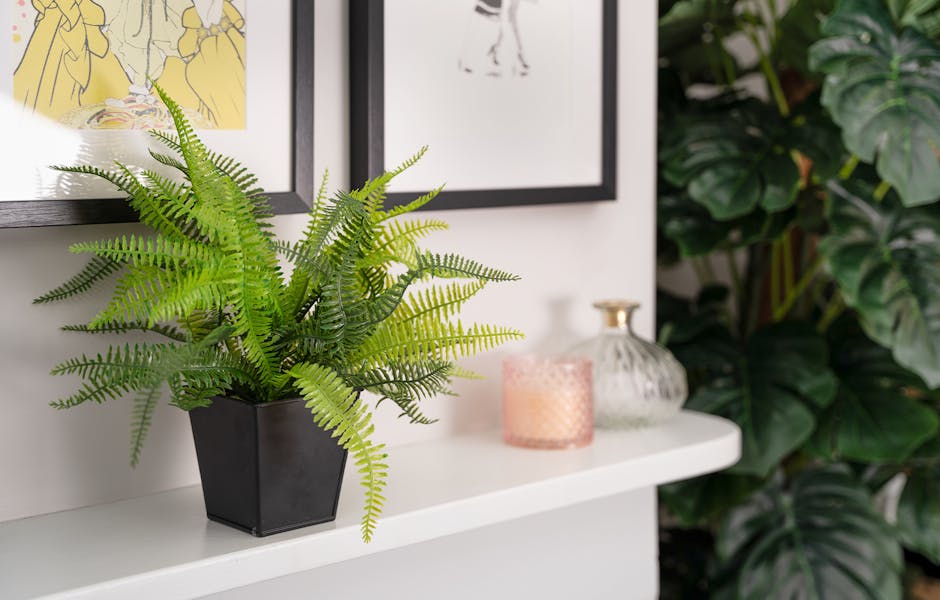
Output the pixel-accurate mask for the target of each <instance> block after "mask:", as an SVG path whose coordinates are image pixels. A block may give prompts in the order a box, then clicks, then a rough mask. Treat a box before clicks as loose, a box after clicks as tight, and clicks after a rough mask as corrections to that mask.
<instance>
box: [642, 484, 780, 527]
mask: <svg viewBox="0 0 940 600" xmlns="http://www.w3.org/2000/svg"><path fill="white" fill-rule="evenodd" d="M763 484H764V480H763V479H762V478H760V477H754V476H751V475H735V474H734V473H727V472H722V473H714V474H710V475H703V476H702V477H695V478H693V479H687V480H685V481H677V482H676V483H670V484H668V485H664V486H660V488H659V499H660V500H661V501H662V502H663V504H665V505H666V506H667V507H668V508H669V510H671V511H672V513H673V514H674V515H675V516H676V517H678V519H679V520H680V521H681V522H682V524H683V525H696V524H699V523H703V522H706V521H709V520H711V519H713V518H715V517H717V516H720V515H722V514H724V512H725V511H727V510H728V509H730V508H731V507H733V506H735V505H736V504H738V503H740V502H741V501H742V500H744V499H745V498H747V497H748V496H749V495H751V493H753V492H754V491H755V490H757V489H758V488H760V487H761V486H762V485H763Z"/></svg>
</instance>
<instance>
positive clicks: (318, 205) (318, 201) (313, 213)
mask: <svg viewBox="0 0 940 600" xmlns="http://www.w3.org/2000/svg"><path fill="white" fill-rule="evenodd" d="M329 181H330V171H329V169H326V170H324V171H323V177H322V178H321V179H320V187H319V189H317V195H316V197H315V198H314V199H313V206H311V207H310V224H311V225H315V224H316V222H317V219H318V218H319V216H320V211H321V210H323V204H324V203H325V202H326V196H327V189H328V188H327V185H328V184H329Z"/></svg>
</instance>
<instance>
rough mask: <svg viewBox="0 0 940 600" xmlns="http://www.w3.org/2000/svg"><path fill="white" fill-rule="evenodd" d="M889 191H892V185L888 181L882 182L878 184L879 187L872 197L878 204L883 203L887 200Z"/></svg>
mask: <svg viewBox="0 0 940 600" xmlns="http://www.w3.org/2000/svg"><path fill="white" fill-rule="evenodd" d="M889 191H891V184H890V183H888V182H887V181H882V182H881V183H879V184H878V187H876V188H875V192H874V193H873V194H872V195H873V196H874V198H875V200H876V201H877V202H881V201H882V200H884V199H885V196H886V195H887V194H888V192H889Z"/></svg>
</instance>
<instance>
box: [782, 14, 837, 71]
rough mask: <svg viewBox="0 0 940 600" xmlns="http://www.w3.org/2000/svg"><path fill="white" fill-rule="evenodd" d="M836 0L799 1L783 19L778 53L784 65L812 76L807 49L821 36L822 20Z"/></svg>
mask: <svg viewBox="0 0 940 600" xmlns="http://www.w3.org/2000/svg"><path fill="white" fill-rule="evenodd" d="M834 6H835V0H796V2H794V3H793V4H792V5H791V6H790V8H789V9H788V10H787V12H786V13H785V14H784V15H783V16H782V17H781V18H780V21H779V22H778V27H779V29H780V36H779V38H778V40H777V47H776V51H777V56H778V57H779V58H780V60H781V62H783V63H784V64H785V65H787V66H789V67H792V68H794V69H796V70H798V71H800V72H801V73H803V74H804V75H809V74H810V73H809V65H808V63H807V61H808V57H807V53H808V49H809V47H810V46H811V45H813V43H815V42H817V41H819V39H820V38H822V20H823V19H824V18H825V17H826V16H827V15H828V14H829V13H830V12H832V9H833V7H834Z"/></svg>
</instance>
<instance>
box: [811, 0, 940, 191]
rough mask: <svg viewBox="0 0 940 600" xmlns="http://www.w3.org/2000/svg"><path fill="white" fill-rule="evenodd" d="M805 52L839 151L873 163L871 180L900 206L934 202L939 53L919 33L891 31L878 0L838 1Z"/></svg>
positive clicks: (938, 173)
mask: <svg viewBox="0 0 940 600" xmlns="http://www.w3.org/2000/svg"><path fill="white" fill-rule="evenodd" d="M823 32H824V33H825V34H826V35H827V36H828V37H826V38H825V39H823V40H820V41H819V42H817V43H816V44H814V45H813V47H812V48H810V66H811V67H812V68H813V69H814V70H817V71H820V72H822V73H824V74H825V75H826V78H825V83H824V85H823V94H822V103H823V105H824V106H825V107H826V108H828V109H829V112H830V113H831V114H832V117H833V119H834V120H835V121H836V123H838V124H839V126H840V127H841V128H842V137H843V140H844V141H845V145H846V147H847V148H848V149H849V150H851V151H852V152H853V153H855V154H856V155H858V156H859V157H860V158H861V159H862V160H864V161H866V162H869V163H872V162H875V160H876V159H877V163H876V166H877V169H878V174H879V175H880V176H881V178H882V179H884V180H885V181H887V182H888V183H890V184H891V185H892V186H894V188H895V189H897V190H898V192H899V193H900V194H901V198H902V199H903V201H904V203H905V204H906V205H908V206H915V205H919V204H928V203H931V202H934V201H935V200H936V199H937V197H938V196H940V161H938V160H937V155H936V151H937V148H938V147H940V47H938V46H937V45H936V44H935V43H934V42H932V41H931V40H930V39H929V38H928V37H927V36H925V35H924V34H923V33H921V32H920V31H918V30H916V29H913V28H910V27H907V28H904V29H903V30H901V31H900V33H898V32H897V31H896V30H895V25H894V23H893V21H892V18H891V14H890V12H889V11H888V8H887V7H886V6H885V4H884V3H883V1H882V0H843V1H842V2H840V4H839V6H838V7H837V9H836V11H835V12H834V13H833V15H832V16H831V17H830V18H829V19H828V20H827V21H826V23H825V24H824V25H823Z"/></svg>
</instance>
